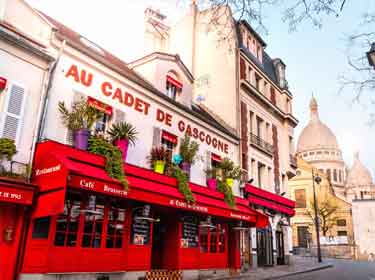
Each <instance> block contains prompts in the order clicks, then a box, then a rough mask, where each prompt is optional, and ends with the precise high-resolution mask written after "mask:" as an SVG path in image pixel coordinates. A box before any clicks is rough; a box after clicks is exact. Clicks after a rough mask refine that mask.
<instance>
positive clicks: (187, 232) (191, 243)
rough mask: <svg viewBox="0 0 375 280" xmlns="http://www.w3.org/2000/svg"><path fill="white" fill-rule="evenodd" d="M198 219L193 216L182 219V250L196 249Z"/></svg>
mask: <svg viewBox="0 0 375 280" xmlns="http://www.w3.org/2000/svg"><path fill="white" fill-rule="evenodd" d="M198 241H199V238H198V219H197V217H194V216H186V217H183V218H182V239H181V247H182V248H196V247H198Z"/></svg>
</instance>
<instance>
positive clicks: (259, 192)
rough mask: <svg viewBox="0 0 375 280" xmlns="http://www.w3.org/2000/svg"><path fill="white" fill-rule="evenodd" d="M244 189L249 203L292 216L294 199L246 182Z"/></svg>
mask: <svg viewBox="0 0 375 280" xmlns="http://www.w3.org/2000/svg"><path fill="white" fill-rule="evenodd" d="M245 191H246V192H247V194H248V201H249V202H250V204H254V205H258V206H262V207H265V208H268V209H272V210H274V211H276V212H279V213H283V214H286V215H288V216H294V214H295V210H294V208H295V201H293V200H290V199H288V198H285V197H283V196H281V195H278V194H275V193H272V192H269V191H266V190H264V189H260V188H257V187H255V186H253V185H250V184H246V186H245Z"/></svg>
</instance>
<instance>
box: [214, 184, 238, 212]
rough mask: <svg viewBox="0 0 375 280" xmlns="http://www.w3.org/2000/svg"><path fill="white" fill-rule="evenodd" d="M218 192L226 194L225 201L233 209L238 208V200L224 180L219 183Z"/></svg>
mask: <svg viewBox="0 0 375 280" xmlns="http://www.w3.org/2000/svg"><path fill="white" fill-rule="evenodd" d="M217 190H218V191H219V192H221V193H223V194H224V201H225V202H226V203H227V204H228V205H229V206H230V207H231V208H235V206H236V199H235V197H234V194H233V191H232V188H231V187H230V186H228V185H227V184H226V183H225V182H223V181H222V180H218V181H217Z"/></svg>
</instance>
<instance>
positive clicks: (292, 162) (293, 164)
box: [289, 155, 297, 168]
mask: <svg viewBox="0 0 375 280" xmlns="http://www.w3.org/2000/svg"><path fill="white" fill-rule="evenodd" d="M289 162H290V166H291V167H293V168H297V158H296V156H294V155H289Z"/></svg>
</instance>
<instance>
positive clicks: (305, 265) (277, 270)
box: [211, 256, 333, 280]
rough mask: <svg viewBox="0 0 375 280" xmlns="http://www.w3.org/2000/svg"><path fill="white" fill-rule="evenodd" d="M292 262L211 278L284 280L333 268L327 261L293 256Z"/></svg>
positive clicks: (218, 279)
mask: <svg viewBox="0 0 375 280" xmlns="http://www.w3.org/2000/svg"><path fill="white" fill-rule="evenodd" d="M293 258H294V261H293V264H291V265H278V266H273V267H266V268H263V267H262V268H257V269H253V270H249V271H248V272H246V273H241V274H240V275H237V276H231V277H221V278H220V277H218V278H216V277H215V278H211V279H212V280H226V279H248V280H267V279H279V278H286V276H291V275H296V274H301V273H307V272H311V271H316V270H321V269H327V268H330V267H333V265H332V264H331V263H329V261H324V260H323V262H322V263H318V261H317V260H316V258H311V257H299V256H293Z"/></svg>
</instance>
